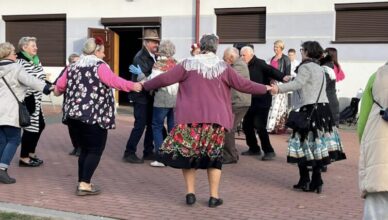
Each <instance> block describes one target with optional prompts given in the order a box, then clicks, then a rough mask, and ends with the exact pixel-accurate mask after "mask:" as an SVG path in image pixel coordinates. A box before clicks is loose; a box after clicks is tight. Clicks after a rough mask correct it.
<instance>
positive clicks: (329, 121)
mask: <svg viewBox="0 0 388 220" xmlns="http://www.w3.org/2000/svg"><path fill="white" fill-rule="evenodd" d="M312 109H313V105H306V106H303V107H301V108H300V111H307V112H311V110H312ZM343 159H346V155H345V153H344V148H343V145H342V142H341V139H340V136H339V133H338V129H337V127H336V126H335V122H334V120H333V117H332V114H331V112H330V107H329V104H327V103H319V104H318V108H317V109H316V110H315V111H314V112H313V114H312V116H311V121H310V128H309V129H305V130H294V131H293V134H292V135H291V137H290V139H289V140H288V152H287V162H289V163H304V164H306V165H311V166H313V165H320V166H322V165H327V164H329V163H331V162H334V161H338V160H343Z"/></svg>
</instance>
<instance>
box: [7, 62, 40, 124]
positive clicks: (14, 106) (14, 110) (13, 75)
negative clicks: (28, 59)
mask: <svg viewBox="0 0 388 220" xmlns="http://www.w3.org/2000/svg"><path fill="white" fill-rule="evenodd" d="M3 78H4V79H5V80H6V81H7V83H8V85H10V86H11V89H12V91H13V92H14V93H15V95H16V96H17V97H18V99H19V101H23V100H24V96H25V94H26V91H27V88H28V87H31V88H32V89H34V90H39V91H43V88H44V87H45V85H46V83H45V82H44V81H42V80H40V79H38V78H35V77H33V76H31V75H29V74H28V73H27V72H26V71H25V70H24V68H23V67H22V66H21V65H20V64H18V63H15V62H13V61H10V60H1V61H0V103H1V105H0V112H1V114H0V126H2V125H8V126H13V127H20V126H19V111H18V109H19V106H18V103H17V101H16V99H15V97H14V96H13V95H12V93H11V91H10V90H9V88H8V87H7V85H6V84H5V83H4V80H3Z"/></svg>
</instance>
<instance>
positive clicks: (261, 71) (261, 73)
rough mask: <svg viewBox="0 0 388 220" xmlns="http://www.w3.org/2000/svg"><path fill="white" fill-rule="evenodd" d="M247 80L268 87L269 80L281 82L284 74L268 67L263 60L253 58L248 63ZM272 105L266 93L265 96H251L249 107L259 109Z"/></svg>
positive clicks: (270, 98)
mask: <svg viewBox="0 0 388 220" xmlns="http://www.w3.org/2000/svg"><path fill="white" fill-rule="evenodd" d="M248 69H249V78H250V79H251V80H252V81H254V82H257V83H261V84H264V85H270V82H271V79H275V80H278V81H280V82H283V77H284V76H285V74H284V73H282V72H280V71H279V70H277V69H275V68H274V67H272V66H271V65H268V64H267V63H266V62H265V61H264V60H262V59H259V58H257V57H256V56H253V57H252V59H251V60H250V61H249V63H248ZM271 104H272V96H271V94H269V93H267V94H265V95H260V96H259V95H252V104H251V106H255V107H259V108H269V107H271Z"/></svg>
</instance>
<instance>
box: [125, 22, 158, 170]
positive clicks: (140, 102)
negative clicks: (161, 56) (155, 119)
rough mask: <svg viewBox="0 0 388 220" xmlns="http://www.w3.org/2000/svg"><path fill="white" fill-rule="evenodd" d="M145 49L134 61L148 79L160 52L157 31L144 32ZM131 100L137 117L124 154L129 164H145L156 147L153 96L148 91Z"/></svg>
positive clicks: (151, 156)
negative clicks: (141, 147)
mask: <svg viewBox="0 0 388 220" xmlns="http://www.w3.org/2000/svg"><path fill="white" fill-rule="evenodd" d="M142 39H143V48H142V49H141V50H140V51H139V52H137V54H136V55H135V57H134V59H133V63H132V64H133V65H134V66H135V67H137V68H139V71H141V72H142V73H143V74H144V75H145V76H146V77H148V76H149V75H150V74H151V72H152V67H153V66H154V63H155V61H156V55H155V53H156V52H157V50H158V46H159V42H160V38H159V36H158V32H157V30H155V29H146V30H145V31H144V37H143V38H142ZM140 80H141V79H138V75H137V74H132V81H134V82H138V81H140ZM130 99H132V101H133V114H134V117H135V123H134V128H133V129H132V132H131V135H130V136H129V139H128V142H127V146H126V149H125V153H124V160H125V161H126V162H129V163H143V162H144V161H143V160H153V159H154V153H153V149H154V145H153V136H152V124H151V122H152V109H153V102H154V99H153V96H151V95H150V93H149V92H147V91H142V92H139V93H134V92H131V93H130ZM144 129H145V130H146V132H145V137H144V150H143V159H139V158H138V157H137V156H136V150H137V144H138V143H139V141H140V138H141V136H142V135H143V132H144Z"/></svg>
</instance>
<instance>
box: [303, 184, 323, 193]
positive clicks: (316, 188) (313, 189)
mask: <svg viewBox="0 0 388 220" xmlns="http://www.w3.org/2000/svg"><path fill="white" fill-rule="evenodd" d="M322 186H323V184H321V185H316V186H314V185H312V184H310V185H309V187H308V188H307V189H303V191H305V192H316V193H317V194H320V193H321V192H322Z"/></svg>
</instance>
